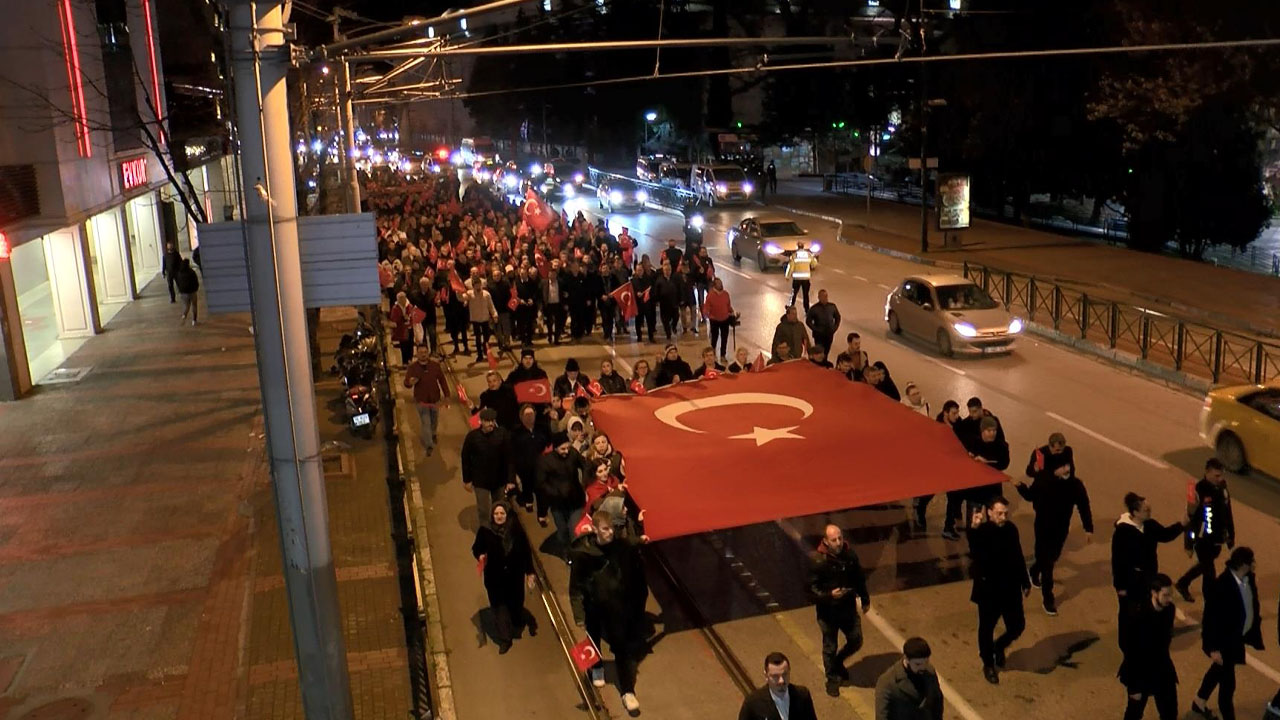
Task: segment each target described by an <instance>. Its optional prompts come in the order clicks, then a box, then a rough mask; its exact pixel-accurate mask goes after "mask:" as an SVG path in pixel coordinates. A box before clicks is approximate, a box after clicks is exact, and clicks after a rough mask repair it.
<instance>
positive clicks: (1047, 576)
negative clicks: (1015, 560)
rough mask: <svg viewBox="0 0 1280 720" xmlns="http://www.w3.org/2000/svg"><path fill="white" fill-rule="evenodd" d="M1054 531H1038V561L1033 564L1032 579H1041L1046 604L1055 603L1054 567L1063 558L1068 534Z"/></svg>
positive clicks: (1041, 588) (1031, 569)
mask: <svg viewBox="0 0 1280 720" xmlns="http://www.w3.org/2000/svg"><path fill="white" fill-rule="evenodd" d="M1059 533H1060V531H1058V530H1054V529H1039V528H1037V529H1036V550H1035V557H1036V561H1035V562H1034V563H1032V564H1031V568H1030V573H1031V577H1032V578H1037V577H1038V578H1039V580H1040V592H1041V593H1042V594H1043V595H1044V601H1045V602H1046V603H1049V602H1053V566H1054V565H1056V564H1057V562H1058V558H1060V557H1062V546H1063V545H1065V544H1066V540H1067V534H1066V533H1065V532H1061V534H1059Z"/></svg>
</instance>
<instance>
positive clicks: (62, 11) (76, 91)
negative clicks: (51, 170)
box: [58, 0, 93, 157]
mask: <svg viewBox="0 0 1280 720" xmlns="http://www.w3.org/2000/svg"><path fill="white" fill-rule="evenodd" d="M58 14H59V15H61V16H62V50H63V56H64V57H65V58H66V60H67V82H68V84H69V86H70V90H71V111H72V115H73V116H74V117H75V126H76V147H77V149H78V150H79V151H80V156H81V157H92V156H93V145H92V144H91V143H90V142H89V123H88V120H87V119H86V115H85V102H84V82H83V80H82V79H81V77H80V45H79V43H78V42H77V41H76V25H75V18H74V17H73V16H72V15H71V0H62V3H61V4H60V5H59V6H58Z"/></svg>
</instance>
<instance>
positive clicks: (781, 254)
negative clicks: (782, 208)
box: [725, 215, 822, 271]
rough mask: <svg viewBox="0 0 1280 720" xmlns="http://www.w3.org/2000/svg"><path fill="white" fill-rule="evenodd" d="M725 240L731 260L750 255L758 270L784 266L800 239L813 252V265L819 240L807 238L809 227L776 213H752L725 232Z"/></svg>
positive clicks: (735, 260)
mask: <svg viewBox="0 0 1280 720" xmlns="http://www.w3.org/2000/svg"><path fill="white" fill-rule="evenodd" d="M725 240H726V241H727V242H728V244H729V252H731V253H732V254H733V261H734V262H739V261H741V260H742V258H743V257H744V256H745V257H754V258H755V261H756V266H757V267H759V268H760V269H761V270H762V271H764V270H768V269H769V268H771V267H784V266H786V264H787V262H788V261H789V260H790V259H791V255H792V254H793V253H794V252H795V251H796V246H797V243H800V242H803V243H804V244H805V246H806V247H807V248H808V249H809V252H811V253H813V259H814V266H815V267H816V266H817V260H818V256H819V254H820V253H821V252H822V243H820V242H817V241H815V240H810V239H809V231H807V230H805V229H803V228H801V227H800V226H799V225H797V224H796V223H795V221H794V220H790V219H787V218H785V217H782V216H780V215H753V216H751V217H749V218H746V219H745V220H743V221H742V222H740V223H738V224H737V225H735V226H733V227H731V228H729V231H728V232H726V233H725Z"/></svg>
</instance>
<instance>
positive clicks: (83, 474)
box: [0, 283, 410, 720]
mask: <svg viewBox="0 0 1280 720" xmlns="http://www.w3.org/2000/svg"><path fill="white" fill-rule="evenodd" d="M163 294H164V293H163V289H162V288H161V287H160V286H159V284H158V283H153V284H152V285H151V286H150V287H149V288H148V291H147V292H146V293H145V295H144V298H143V299H141V300H138V301H135V302H133V303H131V304H130V305H129V306H128V307H126V308H124V309H123V310H122V311H121V312H120V313H119V315H117V316H116V318H115V319H114V320H113V321H112V323H111V324H110V325H109V326H108V329H107V331H106V332H105V333H103V334H102V335H99V336H97V337H94V338H92V339H90V340H89V341H88V342H86V343H85V344H84V345H83V347H82V348H81V349H80V350H79V351H78V352H77V353H76V354H75V355H73V356H72V357H71V358H70V359H69V360H68V361H67V362H66V363H65V366H66V367H88V368H90V370H89V372H88V373H87V374H86V375H85V376H84V378H83V379H82V380H80V381H79V382H77V383H73V384H67V385H59V386H42V387H40V388H38V389H37V391H36V393H35V394H34V395H33V396H31V397H28V398H26V399H23V400H20V401H18V402H14V403H6V404H0V720H19V719H20V718H26V717H29V715H28V714H29V713H33V712H35V711H37V710H40V709H43V714H37V715H31V716H30V717H84V718H108V719H111V720H116V719H120V720H123V719H124V718H129V719H130V720H161V719H164V720H169V719H173V718H181V719H186V718H210V719H211V720H212V719H214V718H216V719H218V720H226V719H227V718H255V719H256V718H263V719H266V718H270V719H272V720H275V719H277V718H280V719H283V718H301V717H302V713H301V707H300V701H299V699H298V697H299V695H298V689H297V681H296V671H295V669H294V661H293V643H292V639H291V635H290V630H289V623H288V615H287V608H286V606H285V603H284V588H283V581H282V577H281V575H280V557H279V554H280V553H279V547H278V540H277V536H276V532H275V525H276V522H275V512H274V507H273V501H272V497H271V493H270V486H269V478H268V474H267V467H266V464H265V463H264V456H263V439H262V432H263V430H262V418H261V412H260V404H261V403H260V399H259V394H258V374H257V370H256V365H255V357H254V350H253V337H252V336H251V335H250V334H249V333H248V320H247V318H246V317H244V316H224V317H218V318H214V319H212V320H210V321H208V322H206V323H204V324H202V325H200V326H197V327H194V328H193V327H191V326H189V325H186V326H184V325H181V324H179V322H178V317H177V316H178V312H177V311H176V310H174V307H175V306H173V305H170V304H169V302H168V299H167V298H165V297H162V295H163ZM321 392H322V397H323V398H327V397H328V396H329V395H332V394H333V393H332V392H330V391H328V390H324V389H322V390H321ZM326 415H327V414H326V413H325V411H324V408H323V405H322V418H321V424H322V437H328V436H332V435H337V434H339V433H340V432H341V431H340V430H338V429H335V428H333V427H332V426H330V425H328V423H327V420H328V418H327V416H326ZM347 442H349V443H351V444H352V445H353V449H352V450H351V451H350V452H349V457H347V456H338V457H334V458H327V459H326V463H327V464H329V465H331V466H333V468H334V469H335V471H334V472H332V473H330V474H329V475H328V478H327V482H328V492H329V505H330V510H331V531H332V534H333V546H334V556H335V562H336V565H337V568H338V580H339V593H340V601H341V603H342V609H343V616H344V620H345V630H346V639H347V649H348V658H349V664H350V668H351V676H352V692H353V695H354V702H355V705H356V717H357V718H370V719H371V718H404V717H406V716H407V714H408V711H409V708H410V703H409V677H408V672H407V670H406V665H407V656H406V652H405V649H404V646H405V642H404V634H403V624H402V622H401V618H400V613H399V606H400V599H399V593H398V587H397V581H396V577H395V561H394V549H393V547H392V545H391V540H390V519H389V516H388V514H387V495H386V492H387V491H386V485H385V482H384V478H383V477H382V476H381V474H380V473H377V472H374V471H369V472H367V473H366V472H364V468H365V466H366V464H368V465H369V466H371V467H374V468H375V469H378V468H381V467H382V465H381V454H380V451H379V452H377V454H376V457H375V458H374V459H373V460H368V459H367V458H362V456H361V455H362V454H361V452H360V451H358V450H357V449H355V448H354V446H355V445H356V444H357V443H359V442H362V441H355V440H347ZM344 468H345V469H346V472H345V473H344V472H342V470H343V469H344Z"/></svg>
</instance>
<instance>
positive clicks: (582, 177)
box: [573, 173, 587, 185]
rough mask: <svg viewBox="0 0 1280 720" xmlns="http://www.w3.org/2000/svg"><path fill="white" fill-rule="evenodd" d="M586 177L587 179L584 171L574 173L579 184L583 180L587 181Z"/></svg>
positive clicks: (575, 180) (574, 179) (574, 177)
mask: <svg viewBox="0 0 1280 720" xmlns="http://www.w3.org/2000/svg"><path fill="white" fill-rule="evenodd" d="M586 179H587V178H586V176H584V175H583V174H582V173H574V174H573V181H574V182H576V183H578V184H579V185H581V184H582V183H583V182H585V181H586Z"/></svg>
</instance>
